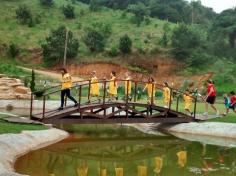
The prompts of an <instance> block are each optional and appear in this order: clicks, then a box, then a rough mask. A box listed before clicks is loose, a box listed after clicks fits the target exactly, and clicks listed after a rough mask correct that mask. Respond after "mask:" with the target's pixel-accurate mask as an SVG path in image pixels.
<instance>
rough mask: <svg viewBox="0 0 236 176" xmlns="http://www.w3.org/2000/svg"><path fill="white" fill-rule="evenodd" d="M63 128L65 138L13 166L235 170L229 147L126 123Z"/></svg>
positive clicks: (131, 173) (137, 175)
mask: <svg viewBox="0 0 236 176" xmlns="http://www.w3.org/2000/svg"><path fill="white" fill-rule="evenodd" d="M66 129H67V130H70V132H72V135H71V136H70V137H69V138H68V139H66V140H64V141H62V142H60V143H57V144H54V145H51V146H49V147H46V148H43V149H40V150H37V151H33V152H31V153H29V154H27V155H25V156H23V157H21V158H19V159H18V160H17V162H16V164H15V169H16V171H17V172H18V173H21V174H28V175H32V176H49V175H51V176H53V175H55V176H82V175H79V173H78V172H80V171H82V170H83V169H81V168H87V174H88V175H89V176H99V175H102V173H101V174H100V173H99V171H100V172H101V170H102V169H103V171H105V170H106V173H107V174H106V175H108V176H116V173H115V168H121V170H123V175H125V176H145V174H146V175H147V176H157V175H160V176H192V175H207V176H208V175H209V176H235V175H236V149H235V148H227V147H221V146H214V145H203V144H201V143H198V142H189V141H185V140H182V139H178V138H175V137H173V136H159V135H148V134H144V133H141V132H139V131H138V130H136V129H134V128H132V127H126V126H113V125H101V126H96V125H81V126H70V127H67V128H66ZM177 154H178V155H180V156H179V157H178V156H177ZM141 168H142V169H143V170H142V171H143V172H144V173H143V174H144V175H142V173H141ZM117 176H118V175H117Z"/></svg>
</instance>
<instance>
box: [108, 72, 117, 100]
mask: <svg viewBox="0 0 236 176" xmlns="http://www.w3.org/2000/svg"><path fill="white" fill-rule="evenodd" d="M110 76H111V79H110V82H109V90H108V95H109V101H111V100H112V99H113V98H116V99H117V81H116V72H114V71H112V72H111V75H110Z"/></svg>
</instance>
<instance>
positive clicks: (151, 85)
mask: <svg viewBox="0 0 236 176" xmlns="http://www.w3.org/2000/svg"><path fill="white" fill-rule="evenodd" d="M146 89H147V94H148V103H149V104H150V103H151V100H152V98H153V101H154V99H155V94H156V86H155V81H154V79H153V77H149V78H148V83H147V84H146V85H145V87H144V89H143V92H144V91H145V90H146Z"/></svg>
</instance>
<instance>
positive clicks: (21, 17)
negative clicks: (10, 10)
mask: <svg viewBox="0 0 236 176" xmlns="http://www.w3.org/2000/svg"><path fill="white" fill-rule="evenodd" d="M16 18H17V19H18V21H19V22H20V23H21V24H29V23H32V20H33V16H32V13H31V10H30V9H29V8H28V7H27V6H26V5H20V6H19V7H18V8H17V9H16Z"/></svg>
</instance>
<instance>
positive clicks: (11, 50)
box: [8, 43, 20, 58]
mask: <svg viewBox="0 0 236 176" xmlns="http://www.w3.org/2000/svg"><path fill="white" fill-rule="evenodd" d="M19 53H20V49H19V47H18V46H17V44H15V43H11V44H10V45H9V46H8V54H9V55H10V56H11V57H12V58H15V57H16V56H17V55H18V54H19Z"/></svg>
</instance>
